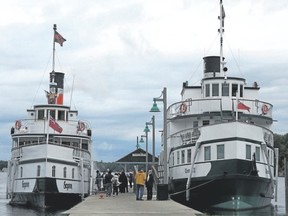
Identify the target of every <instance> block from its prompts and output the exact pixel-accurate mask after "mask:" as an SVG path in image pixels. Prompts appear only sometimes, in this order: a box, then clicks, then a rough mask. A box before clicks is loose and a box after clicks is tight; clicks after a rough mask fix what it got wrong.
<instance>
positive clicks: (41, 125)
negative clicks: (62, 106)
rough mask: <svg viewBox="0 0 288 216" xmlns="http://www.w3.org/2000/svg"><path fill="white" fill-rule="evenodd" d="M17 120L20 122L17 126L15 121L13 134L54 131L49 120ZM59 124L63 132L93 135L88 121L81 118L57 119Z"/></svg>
mask: <svg viewBox="0 0 288 216" xmlns="http://www.w3.org/2000/svg"><path fill="white" fill-rule="evenodd" d="M17 122H18V123H19V124H18V125H17V126H16V123H15V125H14V126H13V127H12V129H11V134H12V133H13V134H25V133H29V134H30V133H35V134H37V133H54V130H53V128H51V127H49V125H48V122H47V120H35V119H21V120H17ZM57 124H58V125H59V126H60V127H61V128H62V129H63V131H62V134H74V135H83V136H87V135H88V136H91V129H90V125H89V123H88V122H85V121H80V120H79V121H72V120H70V121H61V120H59V121H57ZM48 130H49V131H48ZM89 133H90V135H89Z"/></svg>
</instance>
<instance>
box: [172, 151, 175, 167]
mask: <svg viewBox="0 0 288 216" xmlns="http://www.w3.org/2000/svg"><path fill="white" fill-rule="evenodd" d="M174 165H175V160H174V152H173V153H172V166H174Z"/></svg>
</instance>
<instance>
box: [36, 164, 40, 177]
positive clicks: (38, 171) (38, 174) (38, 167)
mask: <svg viewBox="0 0 288 216" xmlns="http://www.w3.org/2000/svg"><path fill="white" fill-rule="evenodd" d="M40 173H41V166H40V165H38V166H37V176H38V177H39V176H40Z"/></svg>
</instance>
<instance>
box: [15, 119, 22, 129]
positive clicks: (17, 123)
mask: <svg viewBox="0 0 288 216" xmlns="http://www.w3.org/2000/svg"><path fill="white" fill-rule="evenodd" d="M15 128H16V129H17V130H19V129H20V128H21V121H16V122H15Z"/></svg>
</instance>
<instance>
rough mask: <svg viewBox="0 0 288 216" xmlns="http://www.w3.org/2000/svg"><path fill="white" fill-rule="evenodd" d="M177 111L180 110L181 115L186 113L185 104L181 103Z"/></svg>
mask: <svg viewBox="0 0 288 216" xmlns="http://www.w3.org/2000/svg"><path fill="white" fill-rule="evenodd" d="M179 110H180V112H181V113H185V112H186V111H187V105H186V104H185V103H182V104H181V105H180V108H179Z"/></svg>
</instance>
